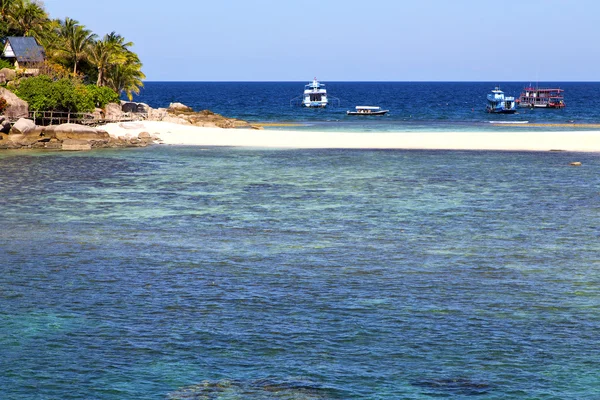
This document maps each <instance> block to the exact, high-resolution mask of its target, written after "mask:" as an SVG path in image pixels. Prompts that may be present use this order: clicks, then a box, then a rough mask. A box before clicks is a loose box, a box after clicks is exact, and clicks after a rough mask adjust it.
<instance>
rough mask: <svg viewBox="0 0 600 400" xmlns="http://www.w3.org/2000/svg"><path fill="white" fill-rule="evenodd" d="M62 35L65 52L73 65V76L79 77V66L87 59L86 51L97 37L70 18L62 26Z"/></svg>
mask: <svg viewBox="0 0 600 400" xmlns="http://www.w3.org/2000/svg"><path fill="white" fill-rule="evenodd" d="M61 35H62V36H63V37H64V40H65V43H64V46H65V47H64V48H63V51H64V52H65V53H66V54H67V57H68V58H69V59H70V61H71V62H72V63H73V75H77V64H78V63H79V61H81V60H83V59H84V58H85V56H86V51H87V50H88V48H89V46H90V45H91V44H92V43H93V42H94V39H95V38H96V35H95V34H93V33H92V31H90V30H88V29H85V26H83V25H79V22H78V21H76V20H74V19H71V18H69V17H67V18H65V20H64V22H62V24H61Z"/></svg>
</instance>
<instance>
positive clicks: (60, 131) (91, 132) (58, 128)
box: [44, 124, 110, 141]
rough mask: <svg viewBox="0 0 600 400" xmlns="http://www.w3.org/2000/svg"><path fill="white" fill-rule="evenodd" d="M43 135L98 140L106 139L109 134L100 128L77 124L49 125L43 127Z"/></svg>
mask: <svg viewBox="0 0 600 400" xmlns="http://www.w3.org/2000/svg"><path fill="white" fill-rule="evenodd" d="M44 136H45V137H49V138H56V139H58V140H67V139H76V140H98V141H108V140H110V135H109V134H108V132H106V131H103V130H102V129H98V128H92V127H91V126H85V125H79V124H61V125H50V126H46V127H45V128H44Z"/></svg>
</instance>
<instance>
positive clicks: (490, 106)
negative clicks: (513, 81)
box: [485, 86, 517, 114]
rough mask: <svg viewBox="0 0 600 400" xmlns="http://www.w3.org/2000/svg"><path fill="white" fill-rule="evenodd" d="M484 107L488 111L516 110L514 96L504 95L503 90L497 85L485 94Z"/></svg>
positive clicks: (507, 111) (505, 111)
mask: <svg viewBox="0 0 600 400" xmlns="http://www.w3.org/2000/svg"><path fill="white" fill-rule="evenodd" d="M485 108H486V110H487V112H489V113H501V114H512V113H515V112H516V111H517V109H516V108H515V98H514V97H512V96H505V95H504V92H503V91H502V90H500V88H499V87H497V86H496V88H495V89H494V90H492V93H490V94H488V95H487V106H486V107H485Z"/></svg>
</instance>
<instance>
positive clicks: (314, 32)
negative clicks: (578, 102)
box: [44, 0, 600, 82]
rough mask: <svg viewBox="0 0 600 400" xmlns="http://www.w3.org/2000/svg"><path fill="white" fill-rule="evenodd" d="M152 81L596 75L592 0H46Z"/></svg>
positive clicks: (599, 58)
mask: <svg viewBox="0 0 600 400" xmlns="http://www.w3.org/2000/svg"><path fill="white" fill-rule="evenodd" d="M44 4H45V8H46V10H47V11H48V13H49V14H50V16H51V17H52V18H61V19H64V17H66V16H68V17H71V18H73V19H76V20H78V21H79V22H80V23H81V24H83V25H85V26H86V27H88V28H89V29H92V30H93V31H94V32H95V33H97V34H99V35H104V34H105V33H108V32H111V31H116V32H117V33H120V34H121V35H123V36H125V38H126V39H127V40H129V41H132V42H134V44H135V46H134V47H133V50H134V51H135V52H137V53H138V54H139V56H140V58H141V59H142V62H143V63H144V68H143V71H144V73H145V74H146V76H147V80H150V81H161V80H164V81H308V80H311V79H312V78H313V77H314V76H316V77H317V78H318V79H319V80H322V81H493V82H503V81H527V82H530V81H540V82H544V81H546V82H556V81H598V80H600V51H599V48H600V46H599V45H598V43H597V41H598V38H599V37H600V35H599V32H600V1H598V0H512V1H510V2H503V1H488V0H453V1H451V0H379V1H365V0H362V1H357V0H322V1H320V2H307V1H297V0H291V1H290V0H246V1H243V0H215V1H211V2H208V1H203V0H173V1H171V2H166V1H157V0H146V1H123V0H102V1H100V2H91V1H85V0H44Z"/></svg>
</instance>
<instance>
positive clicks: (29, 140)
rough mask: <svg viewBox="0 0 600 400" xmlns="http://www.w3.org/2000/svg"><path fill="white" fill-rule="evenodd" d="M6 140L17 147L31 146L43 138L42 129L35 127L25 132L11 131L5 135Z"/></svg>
mask: <svg viewBox="0 0 600 400" xmlns="http://www.w3.org/2000/svg"><path fill="white" fill-rule="evenodd" d="M7 138H8V140H10V141H11V142H13V143H14V144H16V145H18V146H19V147H31V146H33V145H34V144H36V143H37V142H39V141H40V140H43V137H42V129H41V128H36V129H33V130H31V131H28V132H27V133H16V134H15V133H12V132H11V134H10V135H8V136H7Z"/></svg>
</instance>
